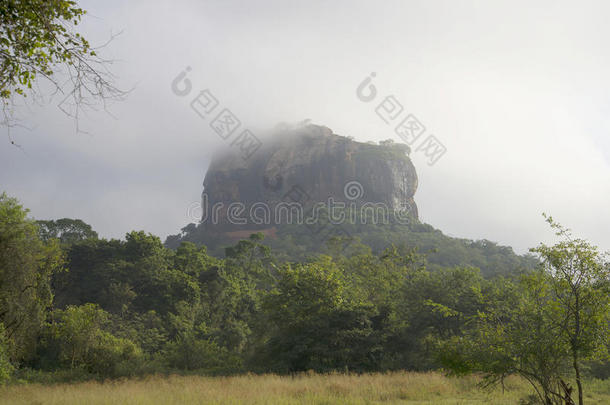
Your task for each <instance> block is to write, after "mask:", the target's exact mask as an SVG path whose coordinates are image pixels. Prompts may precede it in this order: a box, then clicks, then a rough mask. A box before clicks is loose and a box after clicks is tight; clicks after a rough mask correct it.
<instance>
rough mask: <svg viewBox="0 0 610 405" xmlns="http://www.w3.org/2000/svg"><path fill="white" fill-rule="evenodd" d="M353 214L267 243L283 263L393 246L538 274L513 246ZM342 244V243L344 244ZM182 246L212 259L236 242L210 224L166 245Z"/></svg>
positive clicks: (285, 231) (285, 229)
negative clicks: (197, 248)
mask: <svg viewBox="0 0 610 405" xmlns="http://www.w3.org/2000/svg"><path fill="white" fill-rule="evenodd" d="M352 216H353V218H354V219H353V220H350V221H344V223H341V224H332V223H330V221H329V220H328V216H327V215H325V214H322V215H321V216H320V218H318V220H317V222H316V223H315V224H314V225H306V224H302V225H299V224H285V223H278V224H275V225H274V227H275V229H276V233H275V237H271V238H267V239H266V240H265V241H263V242H262V243H263V244H265V245H267V246H269V247H270V248H271V249H272V250H273V252H274V257H275V258H276V259H277V260H280V261H299V262H303V261H309V260H312V259H313V258H315V256H316V255H319V254H331V256H336V255H337V254H342V255H346V256H353V255H356V254H360V253H367V252H370V253H373V254H376V255H378V254H381V253H382V252H383V251H384V250H385V249H387V248H390V247H392V246H395V247H397V248H399V249H400V250H401V251H403V252H405V251H411V250H414V249H417V251H418V252H419V253H421V254H424V255H425V256H426V263H427V267H428V268H429V269H442V268H446V267H456V266H458V267H476V268H478V269H480V270H481V274H482V275H483V276H484V277H486V278H489V277H493V276H502V275H510V274H512V275H514V274H515V272H523V271H529V270H533V269H535V268H536V266H537V264H538V260H537V259H536V257H535V256H534V255H532V254H525V255H517V254H515V252H514V251H513V249H512V248H511V247H509V246H501V245H498V244H497V243H495V242H492V241H489V240H470V239H463V238H454V237H450V236H447V235H445V234H444V233H443V232H442V231H441V230H439V229H435V228H434V227H433V226H431V225H429V224H426V223H422V222H420V221H419V220H417V219H414V218H412V219H411V220H410V221H408V223H402V222H399V221H397V220H396V218H394V217H393V216H390V217H389V220H388V223H387V224H384V223H372V222H371V221H370V219H369V220H365V219H364V218H361V216H360V212H356V213H354V214H351V213H350V214H347V216H346V217H347V218H352ZM338 240H342V243H341V244H339V245H337V243H336V241H338ZM333 241H335V242H333ZM182 242H193V243H195V244H197V245H205V246H206V247H207V248H208V252H209V253H210V254H211V255H213V256H218V257H224V253H225V249H226V247H227V246H229V245H230V244H232V243H235V241H234V240H232V239H230V238H228V237H227V236H225V235H224V234H222V233H221V232H210V231H209V230H208V229H206V224H205V223H201V224H199V225H197V224H194V223H192V224H189V225H187V226H185V227H184V228H183V229H182V230H181V233H180V234H177V235H170V236H168V237H167V239H166V241H165V245H166V246H167V247H170V248H172V249H176V248H178V246H180V243H182Z"/></svg>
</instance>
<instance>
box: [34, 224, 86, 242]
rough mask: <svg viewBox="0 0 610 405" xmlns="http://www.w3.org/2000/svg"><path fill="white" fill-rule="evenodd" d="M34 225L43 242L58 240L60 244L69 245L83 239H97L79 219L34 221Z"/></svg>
mask: <svg viewBox="0 0 610 405" xmlns="http://www.w3.org/2000/svg"><path fill="white" fill-rule="evenodd" d="M36 223H37V224H38V232H39V233H40V239H42V240H43V241H48V240H50V239H59V241H60V243H62V244H70V243H75V242H80V241H82V240H85V239H97V232H95V231H94V230H93V229H92V228H91V225H89V224H86V223H85V222H83V221H82V220H80V219H70V218H62V219H57V220H54V221H53V220H50V221H36Z"/></svg>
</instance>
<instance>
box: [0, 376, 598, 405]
mask: <svg viewBox="0 0 610 405" xmlns="http://www.w3.org/2000/svg"><path fill="white" fill-rule="evenodd" d="M478 382H479V380H478V379H477V378H476V377H464V378H448V377H445V376H443V375H442V374H439V373H411V372H397V373H389V374H366V375H344V374H331V375H319V374H303V375H299V376H295V377H290V376H277V375H262V376H255V375H245V376H235V377H199V376H170V377H161V376H155V377H148V378H144V379H132V380H121V381H111V382H104V383H100V382H85V383H74V384H56V385H40V384H23V385H11V386H6V387H2V388H0V404H12V405H17V404H79V405H80V404H109V405H110V404H111V405H117V404H142V405H144V404H146V405H148V404H378V403H387V404H447V405H448V404H517V403H519V401H520V399H522V398H524V397H526V396H527V395H528V394H530V393H531V389H530V387H529V386H528V385H527V384H526V383H524V382H523V381H521V380H519V379H517V378H511V379H509V380H508V381H507V385H506V390H505V391H504V392H502V390H501V389H496V390H494V391H491V392H489V391H484V390H481V389H479V388H478V387H477V383H478ZM587 388H588V389H589V391H590V392H589V393H588V395H587V401H586V402H587V403H589V404H610V381H592V382H589V383H588V384H587Z"/></svg>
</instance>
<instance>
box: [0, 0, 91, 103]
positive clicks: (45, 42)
mask: <svg viewBox="0 0 610 405" xmlns="http://www.w3.org/2000/svg"><path fill="white" fill-rule="evenodd" d="M84 14H85V11H84V10H83V9H81V8H79V7H78V6H77V3H76V1H71V0H27V1H24V0H4V1H3V2H2V6H1V7H0V54H1V55H2V59H1V60H2V62H1V63H0V98H3V99H8V98H10V97H11V95H12V92H15V93H17V94H21V95H24V94H25V90H26V89H29V88H31V87H32V84H33V83H34V80H35V79H36V77H37V76H38V75H41V76H44V77H50V76H52V75H53V73H54V66H55V65H57V64H66V65H68V66H77V65H79V64H82V63H85V60H84V58H85V57H86V56H95V51H94V50H93V49H91V46H90V45H89V42H87V40H86V39H85V38H83V37H82V36H81V35H80V34H78V33H73V32H72V28H73V27H74V26H76V25H77V24H78V23H79V21H80V19H81V17H82V16H83V15H84Z"/></svg>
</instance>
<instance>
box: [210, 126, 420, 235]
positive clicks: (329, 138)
mask: <svg viewBox="0 0 610 405" xmlns="http://www.w3.org/2000/svg"><path fill="white" fill-rule="evenodd" d="M409 152H410V150H409V147H408V146H406V145H402V144H394V143H392V142H389V141H388V142H382V143H381V144H380V145H377V144H369V143H361V142H356V141H353V140H351V139H349V138H347V137H344V136H340V135H336V134H334V133H333V132H332V131H331V130H330V129H329V128H326V127H323V126H316V125H307V126H304V127H300V128H297V129H284V130H278V131H277V133H275V134H274V135H273V136H272V137H270V138H267V139H264V140H263V146H262V147H261V148H260V149H259V150H258V151H256V153H254V154H253V155H252V156H251V157H250V158H249V159H248V160H244V159H243V158H242V157H241V156H240V155H238V154H225V155H221V156H218V157H217V158H216V159H215V160H214V161H213V162H212V164H211V165H210V167H209V168H208V171H207V173H206V176H205V180H204V182H203V186H204V191H203V194H202V201H203V204H202V205H203V209H204V210H203V211H204V212H203V218H202V225H203V226H204V227H205V228H207V229H210V228H215V229H217V230H221V229H222V230H223V231H224V232H231V231H233V232H240V234H241V233H243V230H246V229H252V230H263V229H270V228H271V227H272V226H273V225H274V224H273V218H272V219H271V223H258V224H257V223H256V222H257V221H256V220H255V221H252V220H248V221H247V223H241V222H242V221H234V220H229V218H230V217H231V214H228V211H230V210H231V209H230V208H229V207H230V206H231V204H233V203H241V204H243V205H244V206H245V211H244V212H242V213H241V214H238V216H240V217H248V216H249V214H250V213H251V208H252V207H253V206H257V205H258V206H260V205H261V204H265V205H267V206H269V207H273V206H275V205H276V204H278V203H281V202H297V203H300V204H303V205H304V206H311V205H313V204H314V203H318V202H327V201H329V199H332V201H335V202H344V203H346V204H356V205H358V206H362V204H366V203H374V204H378V203H383V204H385V206H387V207H388V208H389V209H391V210H400V209H402V210H404V209H405V207H408V209H409V212H410V214H411V216H412V217H415V218H417V206H416V204H415V201H414V200H413V196H414V194H415V191H416V189H417V174H416V172H415V167H414V166H413V163H412V162H411V159H410V158H409V156H408V154H409ZM237 211H239V209H238V210H237ZM260 212H261V211H259V213H260ZM233 214H235V212H234V213H233ZM215 216H216V219H214V217H215Z"/></svg>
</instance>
